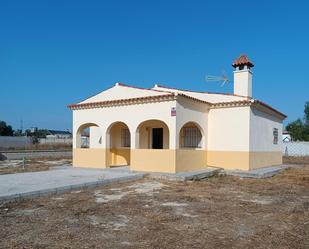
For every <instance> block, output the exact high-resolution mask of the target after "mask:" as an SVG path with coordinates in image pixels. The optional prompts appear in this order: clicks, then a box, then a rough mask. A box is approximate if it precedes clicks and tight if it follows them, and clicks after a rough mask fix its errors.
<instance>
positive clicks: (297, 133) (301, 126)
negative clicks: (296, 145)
mask: <svg viewBox="0 0 309 249" xmlns="http://www.w3.org/2000/svg"><path fill="white" fill-rule="evenodd" d="M286 130H287V131H288V132H289V133H290V134H291V136H292V138H293V140H296V141H297V140H300V141H309V101H307V102H306V103H305V108H304V118H303V120H301V119H297V120H295V121H293V122H291V123H289V124H288V125H287V126H286Z"/></svg>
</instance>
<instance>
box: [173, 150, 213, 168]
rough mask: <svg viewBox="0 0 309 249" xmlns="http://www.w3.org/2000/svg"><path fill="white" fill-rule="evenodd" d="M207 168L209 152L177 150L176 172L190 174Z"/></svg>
mask: <svg viewBox="0 0 309 249" xmlns="http://www.w3.org/2000/svg"><path fill="white" fill-rule="evenodd" d="M206 167H207V151H206V150H194V149H179V150H176V172H189V171H194V170H201V169H203V168H206Z"/></svg>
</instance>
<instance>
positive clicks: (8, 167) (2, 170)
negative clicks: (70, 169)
mask: <svg viewBox="0 0 309 249" xmlns="http://www.w3.org/2000/svg"><path fill="white" fill-rule="evenodd" d="M71 163H72V159H70V158H44V157H42V158H37V159H27V160H25V161H24V163H23V160H5V161H0V175H4V174H13V173H25V172H35V171H45V170H49V169H50V167H54V166H61V165H65V164H71Z"/></svg>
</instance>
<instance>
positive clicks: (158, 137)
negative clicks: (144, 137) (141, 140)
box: [152, 128, 163, 149]
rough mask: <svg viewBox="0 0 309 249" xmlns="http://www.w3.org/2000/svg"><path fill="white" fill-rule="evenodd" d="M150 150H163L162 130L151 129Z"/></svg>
mask: <svg viewBox="0 0 309 249" xmlns="http://www.w3.org/2000/svg"><path fill="white" fill-rule="evenodd" d="M152 148H153V149H163V128H152Z"/></svg>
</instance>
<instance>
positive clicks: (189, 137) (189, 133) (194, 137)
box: [181, 127, 202, 148]
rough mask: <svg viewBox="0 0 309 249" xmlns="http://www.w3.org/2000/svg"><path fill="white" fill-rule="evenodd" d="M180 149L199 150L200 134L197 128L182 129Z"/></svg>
mask: <svg viewBox="0 0 309 249" xmlns="http://www.w3.org/2000/svg"><path fill="white" fill-rule="evenodd" d="M181 140H182V147H185V148H200V147H201V141H202V134H201V132H200V130H199V129H198V128H197V127H184V128H183V132H182V139H181Z"/></svg>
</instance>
